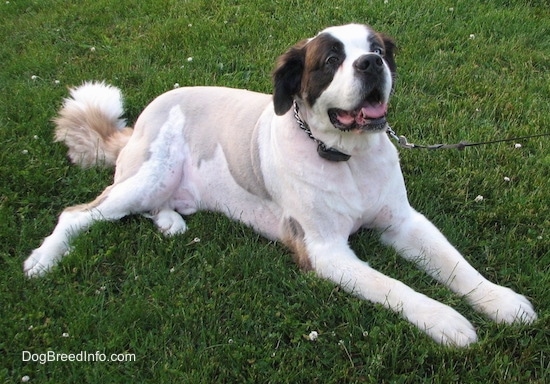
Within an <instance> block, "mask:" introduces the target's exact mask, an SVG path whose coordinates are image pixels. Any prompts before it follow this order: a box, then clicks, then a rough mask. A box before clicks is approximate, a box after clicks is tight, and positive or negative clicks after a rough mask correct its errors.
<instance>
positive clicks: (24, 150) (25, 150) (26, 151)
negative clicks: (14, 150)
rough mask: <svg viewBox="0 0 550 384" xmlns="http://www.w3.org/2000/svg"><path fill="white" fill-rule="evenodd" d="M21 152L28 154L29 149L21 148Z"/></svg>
mask: <svg viewBox="0 0 550 384" xmlns="http://www.w3.org/2000/svg"><path fill="white" fill-rule="evenodd" d="M21 153H22V154H23V155H28V154H29V151H28V150H27V149H23V150H22V151H21Z"/></svg>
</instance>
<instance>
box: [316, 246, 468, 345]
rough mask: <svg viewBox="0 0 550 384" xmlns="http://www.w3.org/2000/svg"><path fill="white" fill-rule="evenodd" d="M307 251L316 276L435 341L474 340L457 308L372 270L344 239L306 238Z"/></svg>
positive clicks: (451, 343) (458, 341) (449, 342)
mask: <svg viewBox="0 0 550 384" xmlns="http://www.w3.org/2000/svg"><path fill="white" fill-rule="evenodd" d="M307 251H308V256H309V258H310V262H311V267H312V269H313V270H314V271H315V272H316V273H317V274H318V275H319V276H321V277H323V278H325V279H328V280H331V281H333V282H334V283H336V284H339V285H340V286H342V287H343V288H344V289H346V290H347V291H349V292H351V293H353V294H355V295H357V296H359V297H361V298H363V299H365V300H368V301H371V302H374V303H378V304H382V305H383V306H385V307H386V308H389V309H391V310H393V311H395V312H398V313H401V314H402V315H403V316H404V317H405V318H406V319H407V320H409V321H410V322H411V323H413V324H414V325H416V326H417V327H418V328H420V329H421V330H422V331H424V332H425V333H427V334H428V335H429V336H430V337H432V338H433V339H434V340H435V341H437V342H439V343H442V344H445V345H451V346H459V347H465V346H468V345H469V344H471V343H473V342H475V341H476V340H477V337H476V333H475V330H474V328H473V326H472V325H471V324H470V322H469V321H468V320H466V319H465V318H464V317H463V316H462V315H460V314H459V313H458V312H457V311H455V310H454V309H452V308H450V307H448V306H446V305H444V304H441V303H439V302H437V301H435V300H433V299H430V298H429V297H427V296H425V295H423V294H421V293H418V292H416V291H414V290H413V289H411V288H410V287H408V286H407V285H405V284H403V283H402V282H400V281H398V280H395V279H392V278H390V277H388V276H385V275H384V274H382V273H380V272H378V271H376V270H374V269H373V268H371V267H370V266H369V265H368V264H367V263H365V262H363V261H361V260H359V259H358V258H357V257H356V255H355V254H354V253H353V251H352V250H351V249H350V248H349V246H348V245H347V242H346V241H345V240H341V241H338V240H335V241H322V242H309V243H308V245H307Z"/></svg>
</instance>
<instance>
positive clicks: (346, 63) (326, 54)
mask: <svg viewBox="0 0 550 384" xmlns="http://www.w3.org/2000/svg"><path fill="white" fill-rule="evenodd" d="M394 49H395V45H394V43H393V41H392V39H390V38H389V37H387V36H385V35H383V34H380V33H377V32H375V31H374V30H372V29H371V28H370V27H368V26H366V25H358V24H350V25H343V26H337V27H330V28H327V29H325V30H323V31H321V32H320V33H319V34H318V35H317V36H315V37H314V38H311V39H307V40H303V41H300V42H299V43H297V44H296V45H295V46H293V47H292V48H290V49H289V50H288V51H287V52H286V53H284V54H283V55H282V56H281V57H280V58H279V60H278V62H277V66H276V68H275V71H274V73H273V80H274V93H273V103H274V108H275V113H276V114H277V115H283V114H285V113H286V112H288V110H289V109H290V108H291V107H292V104H293V102H294V100H296V102H297V103H298V105H299V107H300V113H301V114H302V118H304V120H306V121H307V123H308V124H309V125H310V127H311V128H312V131H313V130H315V131H317V132H320V133H321V134H322V133H326V134H329V136H330V132H331V131H332V133H333V135H332V136H334V133H338V135H341V134H342V132H348V131H351V132H355V133H357V132H365V131H379V130H381V129H383V128H385V126H386V119H385V116H386V112H387V106H388V101H389V97H390V93H391V90H392V86H393V78H394V75H395V70H396V68H395V61H394Z"/></svg>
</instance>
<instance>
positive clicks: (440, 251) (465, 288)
mask: <svg viewBox="0 0 550 384" xmlns="http://www.w3.org/2000/svg"><path fill="white" fill-rule="evenodd" d="M382 240H383V241H384V242H385V243H387V244H390V245H392V246H393V247H394V248H395V249H396V250H397V251H398V252H399V253H400V254H401V255H402V256H403V257H405V258H406V259H408V260H412V261H414V262H416V263H417V264H418V265H419V266H420V267H421V268H422V269H424V270H426V272H428V273H429V274H430V275H432V276H433V277H434V278H436V279H437V280H438V281H440V282H441V283H443V284H445V285H447V286H448V287H449V288H450V289H451V290H453V291H454V292H456V293H458V294H460V295H462V296H465V297H466V299H467V300H468V301H469V302H470V304H471V305H472V306H473V307H474V308H475V309H476V310H478V311H480V312H482V313H485V314H486V315H488V316H489V317H490V318H492V319H493V320H495V321H497V322H503V323H513V322H524V323H530V322H532V321H534V320H535V319H536V318H537V315H536V313H535V311H534V310H533V306H532V305H531V303H530V302H529V301H528V300H527V299H526V298H525V297H524V296H522V295H519V294H517V293H515V292H514V291H512V290H511V289H509V288H505V287H502V286H499V285H496V284H494V283H491V282H490V281H488V280H487V279H486V278H484V277H483V276H482V275H481V274H480V273H479V272H478V271H476V270H475V269H474V268H473V267H472V266H471V265H470V264H469V263H468V262H467V261H466V260H465V259H464V257H462V255H461V254H460V253H459V252H458V251H457V250H456V249H455V248H454V247H453V246H452V245H451V244H450V243H449V241H448V240H447V239H446V238H445V237H444V236H443V235H442V234H441V232H440V231H439V230H438V229H437V228H436V227H435V226H434V225H433V224H432V223H431V222H430V221H428V220H427V219H426V218H425V217H424V216H423V215H421V214H420V213H418V212H416V211H414V210H412V209H411V213H410V215H409V217H408V218H406V219H405V220H403V221H402V222H400V223H398V224H395V225H393V226H391V227H389V228H388V229H387V230H386V231H384V232H383V234H382Z"/></svg>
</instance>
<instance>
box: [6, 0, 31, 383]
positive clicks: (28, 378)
mask: <svg viewBox="0 0 550 384" xmlns="http://www.w3.org/2000/svg"><path fill="white" fill-rule="evenodd" d="M7 3H9V1H8V2H7ZM30 379H31V378H30V377H29V376H27V375H25V376H23V377H22V378H21V382H22V383H26V382H28V381H30Z"/></svg>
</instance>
